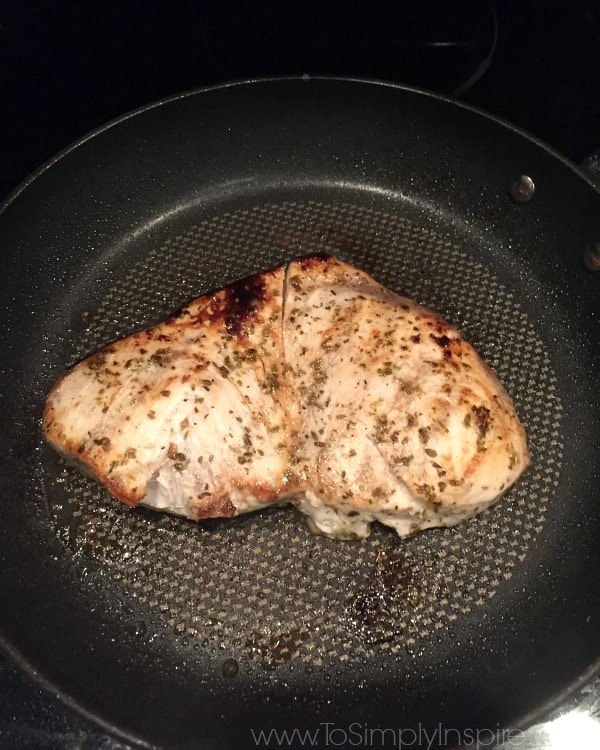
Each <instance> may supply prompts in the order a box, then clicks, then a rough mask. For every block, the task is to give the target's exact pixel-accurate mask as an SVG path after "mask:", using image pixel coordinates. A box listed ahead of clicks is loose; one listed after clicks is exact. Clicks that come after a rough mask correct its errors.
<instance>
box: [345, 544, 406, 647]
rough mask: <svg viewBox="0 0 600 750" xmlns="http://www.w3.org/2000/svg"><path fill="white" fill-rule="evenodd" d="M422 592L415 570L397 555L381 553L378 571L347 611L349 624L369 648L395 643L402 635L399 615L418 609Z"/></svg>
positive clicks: (351, 600) (395, 553)
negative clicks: (415, 580) (415, 607)
mask: <svg viewBox="0 0 600 750" xmlns="http://www.w3.org/2000/svg"><path fill="white" fill-rule="evenodd" d="M418 599H419V589H418V587H417V586H416V585H415V583H414V580H413V573H412V569H411V567H410V566H409V565H408V563H407V562H406V560H405V558H404V556H403V555H402V554H401V553H400V552H397V551H395V550H394V551H392V552H381V553H380V554H379V555H378V556H377V560H376V561H375V567H374V569H373V570H372V571H371V572H370V573H369V574H368V575H367V577H366V579H365V581H364V583H363V584H362V586H360V588H359V589H358V591H356V593H355V594H354V595H353V596H352V597H351V598H350V599H349V601H348V602H347V604H346V607H345V610H344V620H345V624H346V625H347V626H348V628H349V629H350V630H352V631H353V632H355V633H356V634H357V635H358V636H359V637H360V638H361V640H363V641H364V642H365V643H368V644H369V645H374V644H377V643H385V642H386V641H392V640H394V639H395V638H397V637H398V636H400V635H401V629H400V627H399V622H398V613H399V611H400V610H401V609H402V608H403V607H406V605H408V606H410V607H414V606H415V604H416V603H417V601H418Z"/></svg>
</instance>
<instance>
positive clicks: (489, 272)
mask: <svg viewBox="0 0 600 750" xmlns="http://www.w3.org/2000/svg"><path fill="white" fill-rule="evenodd" d="M523 174H525V175H528V176H529V177H530V178H531V179H532V180H533V182H534V183H535V188H536V189H535V195H533V197H532V196H531V194H530V192H529V193H528V191H527V187H526V186H525V190H524V192H522V194H520V195H519V194H518V193H519V191H518V190H517V191H515V190H514V185H513V189H512V196H513V197H512V198H511V197H510V196H509V192H511V191H510V190H509V185H511V184H512V183H513V181H514V180H515V178H517V177H518V176H519V175H523ZM528 199H530V200H528ZM599 239H600V195H599V194H598V192H597V191H596V190H595V189H594V188H593V187H592V186H591V185H590V184H589V183H588V182H587V181H586V180H585V179H584V178H583V177H582V176H581V174H579V173H578V172H577V170H576V169H575V168H574V167H573V166H572V165H570V164H569V163H567V162H566V161H565V160H564V159H563V158H562V157H560V156H559V155H558V154H556V153H553V152H551V151H550V150H549V149H547V148H546V147H545V146H543V145H542V144H540V143H538V142H536V141H534V140H533V139H531V138H529V137H528V136H526V135H525V134H523V133H521V132H519V131H517V130H516V129H514V128H511V127H510V126H508V125H506V124H504V123H501V122H498V121H497V120H495V119H493V118H490V117H488V116H486V115H483V114H481V113H479V112H476V111H474V110H472V109H469V108H466V107H464V106H461V105H458V104H456V103H452V102H450V101H447V100H444V99H441V98H439V97H434V96H430V95H427V94H424V93H422V92H418V91H414V90H410V89H405V88H401V87H398V86H391V85H385V84H377V83H370V82H361V81H347V80H315V79H313V80H277V81H259V82H251V83H244V84H239V85H232V86H222V87H217V88H213V89H208V90H204V91H200V92H194V93H190V94H186V95H182V96H179V97H175V98H173V99H169V100H167V101H164V102H161V103H158V104H156V105H152V106H150V107H148V108H145V109H143V110H140V111H138V112H136V113H134V114H131V115H127V116H125V117H123V118H121V119H120V120H118V121H117V122H115V123H112V124H110V125H108V126H106V127H105V128H103V129H101V130H99V131H96V132H95V133H94V134H92V135H91V136H88V137H86V138H84V139H82V141H80V142H79V143H78V144H76V145H75V146H74V147H72V148H70V149H68V150H67V151H65V152H63V153H62V154H61V155H59V156H58V157H57V158H56V159H54V160H53V161H52V162H50V163H49V164H48V165H46V166H45V167H44V168H42V169H41V170H40V171H39V172H38V173H37V174H36V175H35V176H34V177H33V178H31V179H30V180H29V181H28V182H27V183H25V184H24V185H23V186H22V187H21V188H19V189H18V190H17V191H16V192H15V193H14V194H13V195H12V196H11V198H10V199H9V200H8V202H7V203H6V204H5V206H4V208H3V211H2V214H1V215H0V246H1V247H2V252H3V257H4V265H3V284H2V307H3V315H4V322H5V324H4V331H5V332H6V337H5V342H4V344H3V350H2V351H3V355H4V356H3V361H2V365H1V376H2V381H1V389H0V393H1V394H2V400H3V415H4V424H3V430H2V437H1V440H2V452H1V453H2V460H3V471H2V472H1V473H0V482H1V483H2V494H1V496H2V522H1V524H0V558H1V564H0V592H1V601H2V606H1V609H0V629H1V632H2V640H3V642H4V645H5V647H6V648H7V649H8V650H9V651H10V652H11V653H12V654H13V655H14V656H15V658H16V659H17V660H18V661H19V663H20V664H21V665H22V666H23V667H24V668H25V669H26V670H28V671H30V672H33V671H35V673H36V675H37V676H38V677H39V678H40V679H41V680H43V681H44V683H46V684H50V685H52V686H53V687H54V688H55V689H56V690H58V691H59V692H60V694H61V695H62V696H63V697H64V699H65V700H67V701H68V702H69V703H71V704H75V705H76V706H77V707H78V708H80V709H81V710H82V711H83V712H85V713H86V714H87V715H88V716H92V717H93V718H94V719H96V720H97V721H98V722H99V723H101V724H102V725H103V726H104V727H105V728H107V729H108V730H109V731H113V732H115V733H116V734H118V735H120V736H122V737H126V738H129V739H130V740H136V741H138V742H139V743H141V744H144V743H147V744H149V745H154V744H156V745H159V746H165V747H178V748H184V747H194V748H204V747H207V748H208V747H219V748H240V747H252V746H254V739H253V735H252V732H251V730H254V731H255V733H256V732H258V731H259V730H260V729H263V730H267V731H268V730H269V729H270V728H273V727H275V728H287V729H288V730H290V731H291V730H293V729H294V728H298V729H301V728H308V729H311V730H313V731H314V730H316V729H318V730H319V731H320V732H321V735H319V740H320V741H321V743H325V734H323V733H325V732H326V731H331V730H333V729H338V728H339V729H340V732H343V731H346V732H348V734H347V736H346V740H347V743H350V742H351V741H353V742H354V746H357V745H356V743H357V742H359V741H363V740H364V741H363V745H366V746H368V741H369V736H368V735H367V734H366V732H367V730H368V729H369V728H373V727H377V726H379V727H380V728H389V729H396V730H398V729H399V728H404V729H408V728H414V729H418V728H419V727H421V728H422V729H428V728H435V727H437V726H438V725H442V726H444V727H446V728H452V729H454V730H456V732H459V731H463V730H464V731H466V730H467V729H474V728H477V727H480V728H487V729H493V730H495V729H496V728H505V727H517V726H523V725H525V724H526V723H527V722H528V721H532V720H533V719H534V718H536V717H539V716H540V715H541V714H543V712H544V711H545V710H547V708H548V706H549V705H551V704H552V702H556V701H559V700H561V699H562V698H564V697H565V696H566V695H567V694H568V692H569V691H570V690H571V689H572V688H573V687H574V686H576V685H577V684H578V683H579V682H580V681H581V680H582V679H585V677H586V676H588V675H589V674H590V673H591V671H592V670H594V669H595V668H596V667H595V663H596V659H597V657H598V644H599V639H598V635H599V630H598V623H599V621H600V607H599V601H598V586H597V571H598V562H599V561H598V544H597V540H596V533H597V529H598V515H599V507H600V504H599V502H598V501H599V499H600V497H599V490H598V487H599V486H600V466H599V453H598V443H599V436H600V430H599V409H598V394H599V390H600V389H599V379H600V356H599V347H598V314H599V297H600V295H599V292H600V277H599V276H598V275H594V274H593V273H592V272H591V271H589V270H587V269H586V268H585V266H584V264H583V263H582V260H581V259H582V253H583V251H584V248H585V247H586V245H588V243H590V242H597V241H598V240H599ZM315 250H321V251H325V252H331V253H333V254H336V255H338V256H339V257H341V258H343V259H344V260H348V261H350V262H355V263H357V264H359V265H362V266H363V267H364V268H365V269H366V270H367V271H369V272H371V273H372V274H373V275H374V276H375V277H376V278H378V280H380V281H382V282H383V283H386V284H388V285H389V286H391V287H392V288H394V289H396V291H399V292H401V293H403V294H409V295H412V296H413V297H416V298H417V299H418V300H419V301H420V302H422V303H425V304H428V305H430V306H433V307H435V308H436V309H438V310H439V311H440V312H441V313H443V314H444V315H445V316H446V317H448V318H449V319H450V320H451V322H453V323H455V324H457V325H458V326H460V327H461V328H462V330H463V331H464V333H465V335H466V337H467V338H469V339H470V340H471V341H472V342H473V343H474V344H475V345H476V346H477V347H478V348H479V349H480V351H481V353H482V354H483V356H484V357H485V358H486V359H487V361H488V362H489V363H490V364H491V365H492V366H493V367H494V369H496V371H497V372H498V374H499V375H500V377H501V379H502V380H503V382H504V383H505V385H506V387H507V388H508V390H509V392H511V395H513V397H514V399H515V401H516V405H517V409H518V411H519V413H520V415H521V417H522V419H523V421H524V423H525V425H526V428H527V430H528V434H529V438H530V442H531V447H532V453H533V460H534V463H533V466H532V468H531V469H530V470H529V472H528V473H527V474H526V475H525V476H524V477H523V479H522V480H521V481H520V482H519V484H518V485H517V486H516V487H515V488H514V490H513V491H511V493H510V494H509V495H508V496H507V497H506V498H504V499H503V500H502V502H501V503H499V505H498V506H496V507H495V508H494V509H491V510H489V511H487V512H486V513H484V514H482V515H481V516H480V517H478V518H476V519H473V520H472V521H469V522H467V523H465V524H463V525H461V526H459V527H457V528H456V529H446V530H432V531H428V532H426V533H423V534H421V535H418V536H416V537H413V538H412V539H410V540H406V541H400V540H398V539H397V537H395V536H394V534H393V532H391V531H389V530H386V529H383V528H378V529H376V530H375V531H374V532H373V534H372V537H371V538H370V539H369V540H367V541H365V542H356V543H341V542H333V541H331V540H326V539H321V538H315V537H312V536H310V535H308V534H307V532H306V530H305V527H304V523H303V521H302V519H301V518H300V517H299V516H298V515H297V514H296V513H295V511H293V510H291V509H286V508H281V509H273V510H270V511H265V512H261V513H258V514H255V515H253V516H249V517H246V518H241V519H236V520H235V521H233V522H229V521H212V522H206V523H204V524H193V523H191V522H187V521H185V520H181V519H175V518H171V517H168V516H163V515H160V514H155V513H153V512H151V511H145V510H131V509H129V508H126V507H124V506H121V505H119V504H118V503H117V501H114V500H112V499H111V498H110V497H108V495H107V494H106V493H105V492H104V491H103V490H100V489H99V488H98V487H97V486H96V485H95V484H94V483H93V482H91V481H89V480H87V479H84V478H81V477H80V476H79V474H78V473H77V472H76V471H74V470H72V469H69V468H68V467H66V466H65V465H64V464H63V463H61V461H60V460H59V459H58V457H57V456H55V455H54V453H53V452H52V451H51V450H50V449H49V448H48V447H47V446H45V445H44V444H43V441H42V439H41V433H40V414H41V409H42V405H43V403H44V398H45V394H46V393H47V391H48V389H49V387H50V386H51V384H52V382H53V381H54V380H55V378H56V377H57V376H58V375H59V374H60V372H61V371H63V370H64V368H65V367H66V366H67V365H69V364H71V363H72V362H74V361H75V360H76V359H77V358H79V357H80V356H82V355H83V354H85V353H88V352H90V351H92V350H93V349H95V348H97V347H99V346H101V345H102V344H104V343H106V342H107V341H109V340H110V339H112V338H114V337H116V336H119V335H122V334H125V333H127V332H130V331H131V330H134V329H135V328H139V327H141V326H144V325H148V324H150V323H153V322H156V321H157V320H158V319H160V318H161V317H162V316H164V315H166V314H167V313H168V312H170V311H172V310H173V309H174V308H176V307H178V306H179V305H181V304H182V303H183V302H185V301H186V300H187V299H189V298H190V297H192V296H195V295H197V294H200V293H204V292H205V291H207V290H208V289H210V288H212V287H215V286H219V285H221V284H223V283H225V282H228V281H231V280H234V279H236V278H240V277H242V276H244V275H246V274H248V273H250V272H254V271H258V270H261V269H263V268H266V267H268V266H272V265H274V264H275V263H278V262H281V261H283V260H285V259H289V258H291V257H293V256H295V255H300V254H305V253H307V252H313V251H315ZM351 731H352V732H354V734H350V732H351ZM457 736H458V735H457V734H456V733H455V734H451V735H449V737H450V741H454V740H455V739H456V737H457ZM462 736H463V738H465V737H466V735H464V734H463V735H462ZM343 738H344V735H342V734H341V733H338V734H335V735H331V734H330V736H329V740H330V745H331V743H332V742H339V741H341V740H342V739H343ZM361 738H362V739H361ZM365 738H366V739H365ZM370 738H371V740H372V741H373V742H374V741H375V740H374V739H373V735H371V736H370ZM407 739H408V735H405V740H407ZM442 739H443V738H442ZM390 741H391V740H390ZM373 742H372V744H371V746H377V745H376V744H373ZM276 745H277V742H276V741H275V740H273V742H272V746H276ZM338 746H339V745H338ZM350 746H352V745H351V744H350ZM433 746H435V745H432V747H433Z"/></svg>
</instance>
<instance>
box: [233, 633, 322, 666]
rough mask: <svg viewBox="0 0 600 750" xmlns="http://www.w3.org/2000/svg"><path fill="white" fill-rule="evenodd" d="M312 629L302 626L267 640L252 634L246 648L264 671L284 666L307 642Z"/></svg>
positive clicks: (258, 634) (247, 640)
mask: <svg viewBox="0 0 600 750" xmlns="http://www.w3.org/2000/svg"><path fill="white" fill-rule="evenodd" d="M311 634H312V627H310V626H307V625H302V626H301V627H298V628H293V629H292V630H289V631H287V632H285V633H277V634H275V635H272V636H271V637H270V638H269V639H268V640H267V638H265V637H263V636H261V635H260V633H252V634H251V635H250V636H249V637H248V638H247V639H246V644H245V645H246V648H247V649H249V650H250V655H251V656H252V657H253V658H254V659H257V660H258V661H259V662H260V664H261V665H262V666H263V667H264V668H265V669H274V668H275V667H277V666H279V665H281V664H286V663H287V662H289V661H291V660H292V659H293V658H294V656H295V655H296V654H297V653H298V650H299V649H300V647H301V646H302V645H303V644H304V643H306V641H308V640H309V638H310V636H311Z"/></svg>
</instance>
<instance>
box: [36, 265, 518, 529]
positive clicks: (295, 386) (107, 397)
mask: <svg viewBox="0 0 600 750" xmlns="http://www.w3.org/2000/svg"><path fill="white" fill-rule="evenodd" d="M44 429H45V434H46V437H47V439H48V441H49V442H50V443H51V444H52V445H53V446H54V447H55V448H56V449H57V450H58V451H59V452H60V453H61V454H63V455H64V456H66V457H68V458H70V459H71V460H75V461H76V462H77V463H78V465H79V466H80V467H82V468H83V469H84V470H87V471H88V473H91V474H92V475H93V476H95V477H96V478H97V479H99V480H100V481H101V482H102V483H103V484H104V485H105V486H106V487H107V488H108V490H109V491H110V492H111V493H112V494H113V495H114V496H115V497H117V498H119V499H120V500H123V501H124V502H126V503H129V504H130V505H137V504H138V503H141V504H143V505H147V506H150V507H153V508H157V509H160V510H165V511H168V512H171V513H176V514H180V515H183V516H187V517H188V518H192V519H202V518H212V517H219V516H236V515H238V514H240V513H246V512H248V511H252V510H255V509H258V508H262V507H265V506H267V505H270V504H273V503H276V502H282V501H283V502H291V503H293V504H294V505H295V506H296V507H297V508H298V509H299V510H300V511H302V512H303V513H304V514H306V516H307V517H308V522H309V526H310V528H311V530H312V531H314V532H316V533H321V534H325V535H326V536H330V537H335V538H352V537H365V536H367V535H368V533H369V526H370V523H371V522H372V521H374V520H377V521H380V522H381V523H384V524H386V525H388V526H391V527H392V528H394V529H395V530H396V531H397V532H398V534H399V535H400V536H405V535H408V534H411V533H413V532H416V531H418V530H420V529H424V528H427V527H431V526H452V525H454V524H456V523H458V522H459V521H462V520H463V519H466V518H468V517H470V516H472V515H474V514H475V513H478V512H480V511H481V510H483V509H484V508H486V507H488V506H489V505H491V504H492V503H493V502H494V501H495V500H496V499H497V498H498V497H499V496H500V495H501V494H502V493H503V492H504V491H505V490H506V489H507V488H508V487H510V486H511V484H512V483H513V482H514V481H515V480H516V479H517V477H518V476H519V475H520V474H521V473H522V471H523V470H524V469H525V468H526V467H527V466H528V464H529V455H528V450H527V442H526V438H525V432H524V430H523V427H522V426H521V424H520V423H519V420H518V418H517V415H516V413H515V409H514V407H513V404H512V402H511V400H510V398H509V397H508V395H507V394H506V392H505V391H504V389H503V387H502V385H501V384H500V383H499V381H498V380H497V379H496V377H495V376H494V374H493V373H492V372H491V371H490V369H489V368H488V367H487V366H486V365H485V364H484V363H483V362H482V360H481V359H480V358H479V356H478V355H477V353H476V352H475V350H474V349H473V348H472V347H471V346H470V345H469V344H468V343H466V342H465V341H464V340H463V339H462V338H461V337H460V334H459V333H458V332H457V331H456V330H455V329H454V328H452V327H451V326H450V325H449V324H448V323H446V322H445V321H444V320H443V319H442V318H441V317H440V316H439V315H437V314H436V313H434V312H432V311H430V310H427V309H426V308H424V307H421V306H420V305H417V304H416V303H415V302H412V301H411V300H408V299H405V298H404V297H399V296H398V295H396V294H394V293H393V292H391V291H389V290H388V289H386V288H384V287H383V286H381V285H380V284H378V283H377V282H376V281H375V280H374V279H372V278H371V277H370V276H368V275H367V274H366V273H364V272H363V271H360V270H359V269H357V268H354V267H352V266H350V265H348V264H346V263H343V262H341V261H339V260H336V259H335V258H331V257H325V256H310V257H306V258H302V259H299V260H296V261H293V262H291V263H289V264H288V265H286V266H280V267H278V268H275V269H273V270H271V271H266V272H264V273H261V274H258V275H257V276H254V277H251V278H248V279H245V280H243V281H240V282H237V283H235V284H232V285H231V286H228V287H226V288H224V289H221V290H219V291H216V292H214V293H211V294H207V295H205V296H203V297H199V298H198V299H196V300H194V301H193V302H191V303H190V304H189V305H187V306H186V307H184V308H183V309H182V310H181V311H180V312H178V313H177V314H175V315H174V316H173V317H172V318H170V319H169V320H167V321H166V322H164V323H161V324H160V325H157V326H155V327H154V328H150V329H149V330H146V331H142V332H140V333H135V334H133V335H131V336H127V337H126V338H123V339H120V340H118V341H116V342H114V343H113V344H110V345H109V346H107V347H105V348H104V349H102V350H100V351H99V352H97V353H96V354H93V355H91V356H90V357H87V358H86V359H84V360H82V361H81V362H79V363H78V364H77V365H75V366H74V367H73V368H72V369H71V370H69V371H68V372H67V373H66V374H64V375H63V376H62V377H61V378H60V380H59V381H58V382H57V383H56V385H55V386H54V387H53V389H52V391H51V393H50V395H49V397H48V400H47V403H46V408H45V412H44Z"/></svg>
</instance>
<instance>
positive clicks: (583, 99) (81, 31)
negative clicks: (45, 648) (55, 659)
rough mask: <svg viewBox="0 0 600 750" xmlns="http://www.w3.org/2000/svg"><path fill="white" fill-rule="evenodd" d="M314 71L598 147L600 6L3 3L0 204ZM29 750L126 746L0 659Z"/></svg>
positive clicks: (0, 705)
mask: <svg viewBox="0 0 600 750" xmlns="http://www.w3.org/2000/svg"><path fill="white" fill-rule="evenodd" d="M304 73H308V74H311V75H318V74H332V75H353V76H363V77H374V78H380V79H386V80H392V81H397V82H401V83H406V84H410V85H413V86H418V87H422V88H427V89H430V90H433V91H436V92H439V93H442V94H446V95H450V96H456V97H458V98H460V99H461V100H463V101H465V102H468V103H471V104H474V105H476V106H478V107H481V108H483V109H486V110H488V111H490V112H492V113H494V114H497V115H499V116H500V117H502V118H504V119H507V120H510V121H512V122H514V123H515V124H517V125H519V126H521V127H522V128H525V129H526V130H528V131H530V132H531V133H532V134H534V135H536V136H538V137H539V138H541V139H542V140H544V141H546V142H547V143H548V144H550V145H551V146H553V147H554V148H556V149H557V150H559V151H561V152H562V153H564V154H565V155H566V156H568V157H569V158H570V159H572V160H573V161H575V162H577V163H580V162H581V161H582V160H583V159H584V158H585V157H586V156H587V155H588V154H590V153H591V152H593V151H596V150H598V149H600V7H599V3H597V2H594V1H593V0H570V1H569V2H561V1H560V0H556V1H555V2H544V1H543V0H520V1H517V0H490V1H488V0H456V2H450V1H448V0H446V1H444V2H442V1H441V0H437V1H433V0H432V1H427V0H421V1H415V2H407V1H406V0H363V1H362V2H356V1H354V0H337V1H335V2H334V1H329V2H328V1H327V0H299V1H298V2H295V1H294V2H292V1H291V0H279V2H276V1H275V0H274V1H273V2H256V0H246V2H242V1H241V0H197V2H195V3H191V2H177V1H176V0H172V2H164V3H157V2H152V1H151V0H147V1H146V2H140V1H139V0H131V1H130V2H127V0H122V2H110V1H107V2H103V3H97V4H92V3H91V2H85V1H84V0H77V1H75V0H55V1H54V2H49V1H45V2H44V1H42V0H38V1H37V2H34V1H30V0H16V1H14V2H12V1H10V0H9V1H8V2H7V1H6V0H5V1H4V3H3V4H2V2H0V199H2V198H3V197H5V196H6V195H7V194H8V193H9V192H10V191H11V190H13V189H14V188H15V187H16V186H17V185H18V184H19V183H20V182H21V181H22V180H23V179H24V178H25V177H26V176H27V175H28V174H29V173H30V172H31V171H33V170H34V169H36V168H37V167H38V166H40V165H41V164H42V163H43V162H44V161H46V160H47V159H48V158H50V157H51V156H52V155H53V154H54V153H55V152H56V151H58V150H60V149H61V148H63V147H64V146H66V145H68V144H69V143H70V142H72V141H73V140H74V139H76V138H78V137H80V136H82V135H84V134H85V133H86V132H88V131H89V130H91V129H93V128H95V127H97V126H99V125H101V124H102V123H104V122H106V121H107V120H109V119H112V118H114V117H117V116H118V115H120V114H121V113H124V112H126V111H128V110H131V109H132V108H135V107H138V106H140V105H143V104H145V103H147V102H150V101H153V100H155V99H158V98H161V97H164V96H169V95H171V94H174V93H177V92H180V91H184V90H187V89H192V88H196V87H200V86H204V85H207V84H211V83H217V82H220V81H227V80H235V79H243V78H249V77H255V76H269V75H301V74H304ZM0 606H1V603H0ZM26 747H30V748H36V749H37V748H40V749H41V748H57V749H58V748H111V749H112V748H117V747H123V746H122V745H119V744H117V743H114V742H111V741H110V740H108V739H106V738H104V737H103V736H102V733H100V732H97V731H96V730H94V729H93V728H92V727H91V726H90V725H88V724H87V722H85V721H84V720H83V719H79V718H76V717H75V716H74V714H72V713H71V712H70V711H67V710H65V709H63V708H62V707H60V706H59V705H58V704H57V703H56V702H55V701H54V700H51V699H50V698H48V697H47V696H46V694H45V693H44V692H42V691H40V690H39V689H37V688H31V687H30V685H29V683H28V682H27V681H26V680H24V679H23V678H21V677H20V675H19V672H18V671H17V670H16V669H15V668H13V667H12V666H10V665H9V664H8V663H7V662H5V661H4V660H3V659H0V750H4V749H5V748H26Z"/></svg>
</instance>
